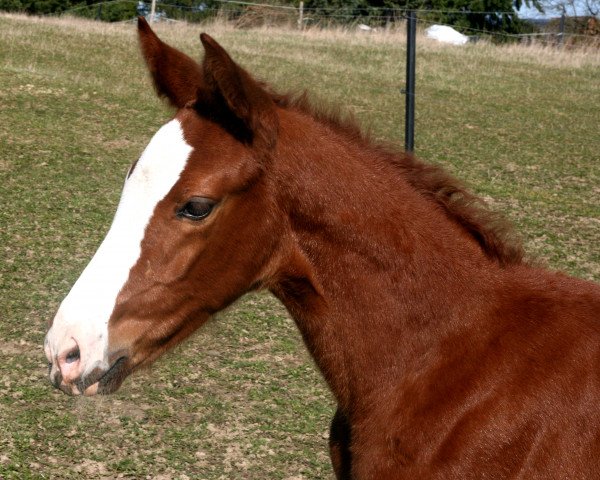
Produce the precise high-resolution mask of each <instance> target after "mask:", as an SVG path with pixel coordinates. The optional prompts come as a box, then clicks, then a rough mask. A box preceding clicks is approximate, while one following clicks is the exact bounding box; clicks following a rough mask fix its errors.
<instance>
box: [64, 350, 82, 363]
mask: <svg viewBox="0 0 600 480" xmlns="http://www.w3.org/2000/svg"><path fill="white" fill-rule="evenodd" d="M77 360H79V348H75V349H74V350H71V351H70V352H69V353H67V356H66V357H65V362H66V363H73V362H76V361H77Z"/></svg>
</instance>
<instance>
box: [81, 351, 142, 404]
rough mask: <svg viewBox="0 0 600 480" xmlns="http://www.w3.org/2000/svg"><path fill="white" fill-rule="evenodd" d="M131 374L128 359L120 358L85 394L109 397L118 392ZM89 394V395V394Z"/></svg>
mask: <svg viewBox="0 0 600 480" xmlns="http://www.w3.org/2000/svg"><path fill="white" fill-rule="evenodd" d="M130 373H131V367H130V366H129V362H128V361H127V357H121V358H119V359H118V360H117V361H116V362H115V363H113V364H112V366H111V367H110V368H109V369H108V371H107V372H106V373H105V374H104V375H102V377H101V378H100V380H98V381H97V382H96V383H94V384H93V385H90V386H89V387H88V388H87V389H86V390H85V392H84V394H85V395H96V394H100V395H108V394H109V393H113V392H116V391H117V390H118V389H119V387H120V386H121V384H122V383H123V380H125V378H126V377H127V376H128V375H129V374H130ZM88 392H89V393H88Z"/></svg>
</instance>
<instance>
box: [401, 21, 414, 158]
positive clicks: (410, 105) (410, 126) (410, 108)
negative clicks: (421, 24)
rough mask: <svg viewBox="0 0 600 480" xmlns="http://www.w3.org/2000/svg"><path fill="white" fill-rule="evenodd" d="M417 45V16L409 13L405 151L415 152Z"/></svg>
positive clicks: (407, 24) (407, 28)
mask: <svg viewBox="0 0 600 480" xmlns="http://www.w3.org/2000/svg"><path fill="white" fill-rule="evenodd" d="M416 43H417V14H416V12H415V11H414V10H409V11H408V16H407V22H406V89H405V91H404V93H405V95H406V107H405V120H404V149H405V150H406V151H407V152H411V153H412V152H413V151H414V148H415V57H416Z"/></svg>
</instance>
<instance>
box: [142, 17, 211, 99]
mask: <svg viewBox="0 0 600 480" xmlns="http://www.w3.org/2000/svg"><path fill="white" fill-rule="evenodd" d="M138 36H139V39H140V46H141V48H142V54H143V56H144V59H145V60H146V64H147V65H148V70H150V74H151V75H152V80H153V81H154V86H155V88H156V91H157V93H158V95H159V96H164V97H167V98H168V100H169V102H170V103H171V105H173V106H174V107H177V108H182V107H183V106H184V105H185V104H187V103H188V102H189V101H191V100H194V99H195V98H196V93H197V91H198V88H200V86H201V85H202V78H203V75H202V69H201V67H200V65H199V64H198V62H196V61H195V60H192V59H191V58H190V57H188V56H187V55H186V54H184V53H182V52H180V51H179V50H177V49H175V48H173V47H170V46H169V45H167V44H166V43H164V42H163V41H161V39H160V38H158V36H157V35H156V34H155V33H154V32H153V31H152V29H151V28H150V25H148V22H146V20H145V19H144V17H139V18H138Z"/></svg>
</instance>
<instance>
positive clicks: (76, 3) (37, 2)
mask: <svg viewBox="0 0 600 480" xmlns="http://www.w3.org/2000/svg"><path fill="white" fill-rule="evenodd" d="M255 1H256V3H270V4H272V5H280V6H294V7H298V5H299V3H300V2H299V1H298V0H255ZM576 1H577V0H405V1H402V2H399V1H393V0H305V1H304V8H305V9H306V12H307V14H308V15H312V16H313V17H319V18H325V19H327V18H330V19H331V22H336V23H343V22H349V21H354V22H356V21H360V19H364V20H370V23H371V24H373V23H377V22H379V23H386V22H388V23H389V22H390V21H396V20H397V19H398V18H401V17H402V12H403V11H405V10H406V9H416V10H419V16H420V18H421V19H423V20H426V21H428V22H436V23H443V24H447V25H452V26H454V27H455V28H457V29H459V30H463V31H469V30H470V31H481V32H490V33H522V32H528V31H532V29H533V26H532V25H531V24H529V23H527V22H525V21H523V20H522V19H520V18H519V16H518V13H517V12H518V11H519V9H520V8H521V7H522V6H523V5H525V6H527V7H532V8H535V9H537V10H538V11H540V12H543V11H544V8H545V7H546V8H552V9H554V11H556V9H559V10H560V8H561V5H562V8H563V10H566V9H567V8H568V7H569V6H571V7H572V5H574V4H575V2H576ZM584 1H585V5H589V6H590V7H589V12H591V14H596V13H597V12H596V11H597V6H598V4H599V2H600V0H584ZM561 2H563V3H562V4H561ZM247 8H248V7H247V6H245V5H240V4H238V5H236V4H232V3H225V2H223V1H219V0H157V11H158V12H159V15H161V16H164V17H168V18H185V19H186V20H189V21H201V20H203V19H206V18H208V17H210V16H214V14H215V12H216V11H217V10H219V9H226V10H228V13H229V14H230V15H231V14H232V13H233V14H234V15H235V14H237V15H243V14H244V11H245V9H247ZM594 9H595V10H594ZM0 10H4V11H12V12H25V13H29V14H37V15H46V14H60V13H64V12H67V11H68V12H70V13H72V14H75V15H81V16H86V17H92V18H96V19H98V20H103V21H120V20H127V19H130V18H134V17H135V16H137V15H144V14H147V13H148V10H149V6H148V3H144V2H143V1H139V0H109V1H102V0H0Z"/></svg>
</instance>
